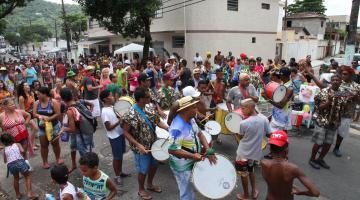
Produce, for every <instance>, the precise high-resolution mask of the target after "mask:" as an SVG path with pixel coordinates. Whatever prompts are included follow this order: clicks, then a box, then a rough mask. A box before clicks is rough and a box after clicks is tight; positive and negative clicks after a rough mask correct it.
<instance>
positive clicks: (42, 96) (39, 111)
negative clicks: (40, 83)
mask: <svg viewBox="0 0 360 200" xmlns="http://www.w3.org/2000/svg"><path fill="white" fill-rule="evenodd" d="M38 95H39V100H38V101H36V102H35V103H34V108H33V116H34V117H36V118H38V119H39V121H38V127H39V138H40V145H41V157H42V160H43V166H42V167H43V168H44V169H49V168H50V165H49V162H48V153H49V143H50V142H49V141H48V139H47V137H46V134H45V122H51V123H52V126H53V130H52V135H53V137H56V136H57V134H58V133H59V132H60V128H61V125H60V121H59V117H60V104H59V102H58V101H56V100H55V99H52V98H51V97H50V90H49V88H47V87H41V88H40V89H39V94H38ZM51 145H52V147H53V151H54V154H55V158H56V164H58V165H60V164H62V163H64V161H63V160H61V159H60V152H61V149H60V145H59V140H53V141H51Z"/></svg>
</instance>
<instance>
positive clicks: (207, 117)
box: [200, 114, 214, 123]
mask: <svg viewBox="0 0 360 200" xmlns="http://www.w3.org/2000/svg"><path fill="white" fill-rule="evenodd" d="M213 115H214V114H211V115H208V116H206V117H205V118H204V119H202V120H201V121H200V123H202V122H203V121H205V120H207V119H209V118H210V117H211V116H213Z"/></svg>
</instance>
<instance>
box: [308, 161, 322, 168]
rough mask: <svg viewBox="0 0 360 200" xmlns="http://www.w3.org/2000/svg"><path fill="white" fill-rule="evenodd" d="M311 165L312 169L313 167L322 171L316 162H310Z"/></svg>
mask: <svg viewBox="0 0 360 200" xmlns="http://www.w3.org/2000/svg"><path fill="white" fill-rule="evenodd" d="M309 164H310V165H311V167H313V168H314V169H320V165H319V164H318V163H317V161H316V160H309Z"/></svg>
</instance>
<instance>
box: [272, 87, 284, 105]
mask: <svg viewBox="0 0 360 200" xmlns="http://www.w3.org/2000/svg"><path fill="white" fill-rule="evenodd" d="M285 95H286V87H285V86H283V85H280V86H279V87H278V88H276V90H275V91H274V94H273V101H274V102H276V103H278V102H280V101H281V100H282V99H283V98H284V97H285Z"/></svg>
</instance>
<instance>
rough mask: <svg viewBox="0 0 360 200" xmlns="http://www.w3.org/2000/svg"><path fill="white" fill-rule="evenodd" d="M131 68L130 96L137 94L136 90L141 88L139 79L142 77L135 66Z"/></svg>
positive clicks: (132, 65)
mask: <svg viewBox="0 0 360 200" xmlns="http://www.w3.org/2000/svg"><path fill="white" fill-rule="evenodd" d="M130 66H131V68H130V69H129V82H130V92H129V95H130V96H132V94H133V93H134V92H135V89H136V88H137V87H138V86H139V82H138V80H137V79H138V78H139V76H140V71H139V70H137V69H136V67H135V65H134V64H131V65H130Z"/></svg>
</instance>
